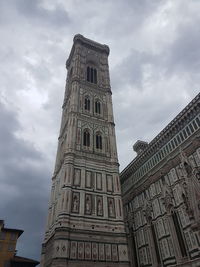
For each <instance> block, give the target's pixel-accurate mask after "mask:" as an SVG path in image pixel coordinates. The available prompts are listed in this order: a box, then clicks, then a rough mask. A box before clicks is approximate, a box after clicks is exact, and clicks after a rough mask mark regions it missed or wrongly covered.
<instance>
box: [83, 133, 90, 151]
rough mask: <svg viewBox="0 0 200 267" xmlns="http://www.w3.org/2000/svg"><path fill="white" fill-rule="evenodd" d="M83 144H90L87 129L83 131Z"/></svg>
mask: <svg viewBox="0 0 200 267" xmlns="http://www.w3.org/2000/svg"><path fill="white" fill-rule="evenodd" d="M83 145H84V146H87V147H89V146H90V133H89V131H88V130H87V129H86V130H85V131H84V132H83Z"/></svg>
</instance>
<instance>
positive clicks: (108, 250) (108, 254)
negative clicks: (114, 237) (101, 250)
mask: <svg viewBox="0 0 200 267" xmlns="http://www.w3.org/2000/svg"><path fill="white" fill-rule="evenodd" d="M105 254H106V261H111V244H105Z"/></svg>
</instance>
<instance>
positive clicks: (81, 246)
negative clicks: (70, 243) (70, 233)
mask: <svg viewBox="0 0 200 267" xmlns="http://www.w3.org/2000/svg"><path fill="white" fill-rule="evenodd" d="M78 259H84V242H78Z"/></svg>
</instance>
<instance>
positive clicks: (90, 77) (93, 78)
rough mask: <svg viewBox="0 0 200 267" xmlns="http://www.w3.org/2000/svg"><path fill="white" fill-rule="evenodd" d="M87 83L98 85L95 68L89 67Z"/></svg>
mask: <svg viewBox="0 0 200 267" xmlns="http://www.w3.org/2000/svg"><path fill="white" fill-rule="evenodd" d="M87 81H88V82H91V83H95V84H97V70H96V69H95V68H93V67H89V66H88V67H87Z"/></svg>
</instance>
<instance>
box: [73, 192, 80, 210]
mask: <svg viewBox="0 0 200 267" xmlns="http://www.w3.org/2000/svg"><path fill="white" fill-rule="evenodd" d="M78 208H79V200H78V198H77V196H76V195H75V196H74V198H73V208H72V210H73V212H78Z"/></svg>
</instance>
